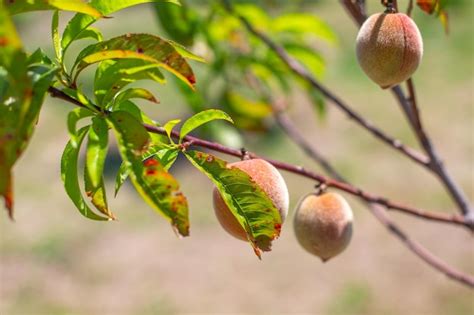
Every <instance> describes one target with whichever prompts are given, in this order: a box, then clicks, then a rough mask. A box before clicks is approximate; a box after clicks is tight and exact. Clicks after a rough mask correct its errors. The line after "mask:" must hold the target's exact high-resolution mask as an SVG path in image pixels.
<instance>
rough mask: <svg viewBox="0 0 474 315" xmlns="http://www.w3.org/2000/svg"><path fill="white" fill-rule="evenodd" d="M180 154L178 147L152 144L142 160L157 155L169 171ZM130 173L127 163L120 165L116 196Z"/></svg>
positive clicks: (116, 178)
mask: <svg viewBox="0 0 474 315" xmlns="http://www.w3.org/2000/svg"><path fill="white" fill-rule="evenodd" d="M178 154H179V149H178V148H176V147H163V144H158V145H152V146H151V147H150V148H149V149H148V151H147V152H146V153H145V154H143V156H142V161H143V160H146V159H148V158H150V157H152V156H153V157H156V158H157V159H159V160H160V163H161V165H163V168H164V169H165V170H166V171H168V170H169V168H170V167H171V166H172V165H173V163H174V162H175V161H176V159H177V158H178ZM129 174H130V171H129V169H128V168H127V166H126V165H125V163H122V164H121V165H120V168H119V171H118V172H117V176H116V177H115V196H117V193H118V192H119V190H120V188H121V187H122V185H123V183H124V182H125V181H126V180H127V178H128V175H129Z"/></svg>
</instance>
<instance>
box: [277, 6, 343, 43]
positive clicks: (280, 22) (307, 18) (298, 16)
mask: <svg viewBox="0 0 474 315" xmlns="http://www.w3.org/2000/svg"><path fill="white" fill-rule="evenodd" d="M271 30H272V31H273V32H275V33H281V32H289V33H293V34H312V35H314V36H316V37H318V38H320V39H323V40H325V41H327V42H329V43H335V42H337V36H336V34H335V33H334V31H333V30H332V28H331V27H330V26H329V25H328V24H327V23H326V22H324V21H323V20H321V19H320V18H319V17H317V16H315V15H311V14H306V13H288V14H284V15H280V16H278V17H276V18H275V19H274V20H273V21H272V23H271Z"/></svg>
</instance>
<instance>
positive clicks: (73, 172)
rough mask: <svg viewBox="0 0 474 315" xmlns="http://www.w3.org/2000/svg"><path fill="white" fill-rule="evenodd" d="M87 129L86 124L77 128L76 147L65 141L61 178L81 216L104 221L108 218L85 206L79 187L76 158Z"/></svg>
mask: <svg viewBox="0 0 474 315" xmlns="http://www.w3.org/2000/svg"><path fill="white" fill-rule="evenodd" d="M88 129H89V126H86V127H83V128H81V129H80V130H79V132H78V139H77V141H78V146H77V147H73V146H72V144H71V142H70V141H69V142H68V143H67V145H66V148H65V149H64V152H63V155H62V157H61V179H62V181H63V183H64V188H65V189H66V193H67V195H68V196H69V198H71V200H72V202H73V203H74V205H75V206H76V207H77V209H78V210H79V212H80V213H81V214H82V215H83V216H85V217H86V218H89V219H92V220H98V221H105V220H108V219H107V218H104V217H102V216H100V215H98V214H96V213H94V212H93V211H92V210H91V209H90V208H89V206H87V204H86V202H85V201H84V198H83V197H82V194H81V189H80V187H79V180H78V176H77V160H78V156H79V149H80V146H81V144H82V141H83V140H84V137H85V135H86V134H87V130H88Z"/></svg>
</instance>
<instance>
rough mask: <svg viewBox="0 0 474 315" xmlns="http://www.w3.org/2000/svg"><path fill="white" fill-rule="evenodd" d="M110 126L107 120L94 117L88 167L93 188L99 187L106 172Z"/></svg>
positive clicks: (87, 159) (87, 155)
mask: <svg viewBox="0 0 474 315" xmlns="http://www.w3.org/2000/svg"><path fill="white" fill-rule="evenodd" d="M108 129H109V128H108V126H107V122H106V121H105V119H103V118H101V117H94V118H93V119H92V125H91V126H90V128H89V139H88V140H89V141H88V142H87V154H86V165H87V168H88V170H89V172H88V175H89V178H90V180H91V184H92V187H94V188H95V187H97V186H99V184H100V182H101V180H102V173H103V172H104V163H105V158H106V156H107V149H108V141H109V136H108V132H109V131H108Z"/></svg>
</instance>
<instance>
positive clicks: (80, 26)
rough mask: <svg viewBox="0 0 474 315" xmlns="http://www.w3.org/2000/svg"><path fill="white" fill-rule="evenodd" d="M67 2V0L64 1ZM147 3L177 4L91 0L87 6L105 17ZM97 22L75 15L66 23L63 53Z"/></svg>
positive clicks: (138, 0)
mask: <svg viewBox="0 0 474 315" xmlns="http://www.w3.org/2000/svg"><path fill="white" fill-rule="evenodd" d="M64 1H67V0H64ZM149 2H171V3H176V4H179V1H177V0H112V1H104V0H92V1H91V2H90V3H89V4H90V5H91V6H92V7H94V8H95V9H96V10H97V11H99V12H100V13H102V15H104V16H107V15H109V14H112V13H114V12H116V11H119V10H122V9H125V8H128V7H131V6H134V5H137V4H141V3H149ZM95 21H97V18H95V17H92V16H89V15H85V14H81V13H79V14H76V15H75V16H74V17H73V18H72V19H71V20H70V21H69V23H68V25H67V26H66V28H65V29H64V32H63V37H62V40H61V46H62V48H63V50H64V51H66V50H67V49H68V47H69V45H71V43H72V42H73V41H75V40H77V39H80V38H81V37H80V34H81V32H82V31H84V30H85V29H87V28H88V27H89V26H90V25H91V24H92V23H94V22H95Z"/></svg>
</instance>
